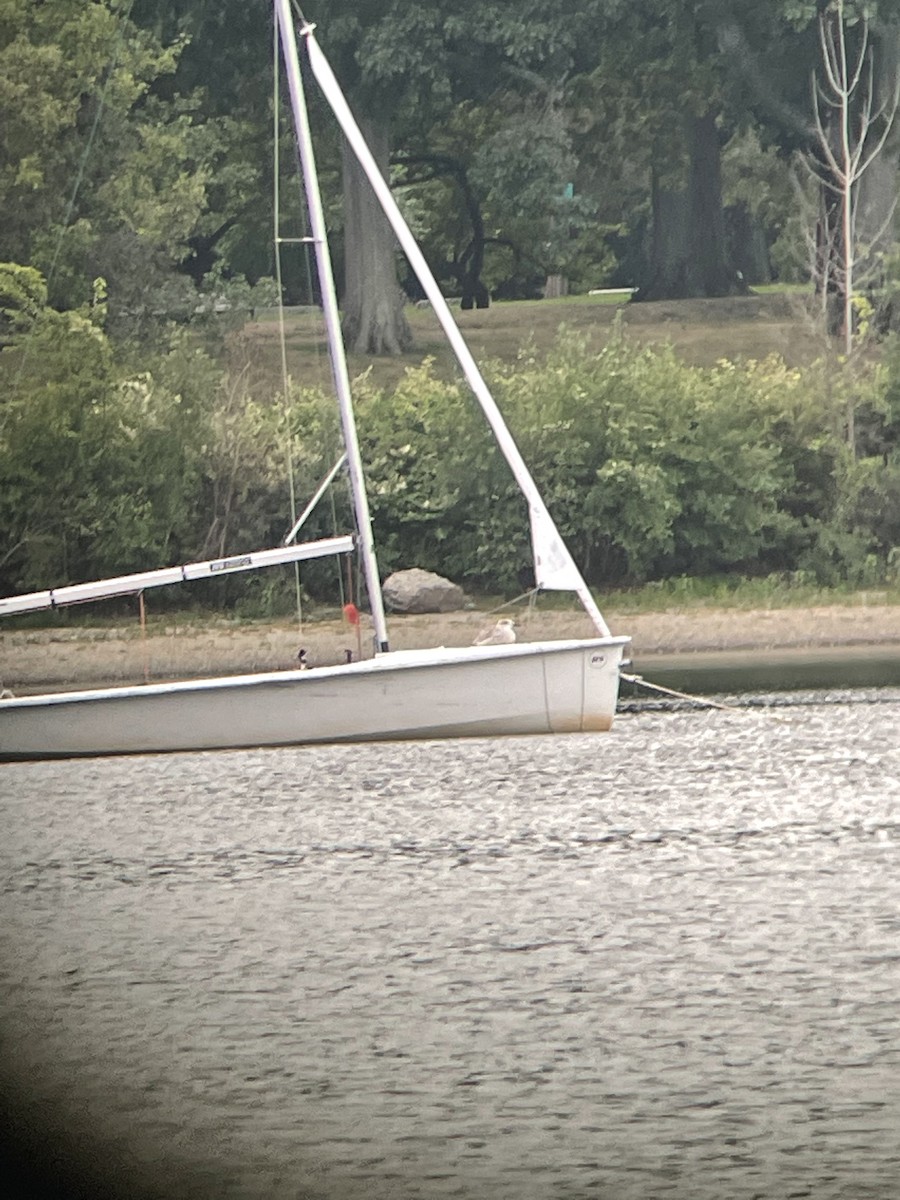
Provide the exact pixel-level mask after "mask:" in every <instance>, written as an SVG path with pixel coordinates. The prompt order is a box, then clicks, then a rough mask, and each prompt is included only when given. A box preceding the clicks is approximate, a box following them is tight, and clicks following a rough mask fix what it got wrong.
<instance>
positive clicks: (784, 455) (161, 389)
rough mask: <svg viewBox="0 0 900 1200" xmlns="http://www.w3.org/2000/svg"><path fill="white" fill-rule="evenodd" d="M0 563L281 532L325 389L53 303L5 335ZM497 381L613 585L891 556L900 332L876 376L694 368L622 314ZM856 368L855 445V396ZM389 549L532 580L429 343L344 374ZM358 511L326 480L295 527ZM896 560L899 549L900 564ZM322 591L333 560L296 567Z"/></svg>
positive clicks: (871, 570) (166, 551)
mask: <svg viewBox="0 0 900 1200" xmlns="http://www.w3.org/2000/svg"><path fill="white" fill-rule="evenodd" d="M0 375H2V377H3V382H4V392H3V394H4V397H5V398H4V402H3V405H2V407H0V526H2V528H4V530H5V531H6V536H7V541H6V544H5V545H4V546H3V548H2V550H0V584H2V587H3V589H4V591H6V592H10V591H22V590H30V589H32V588H39V587H46V586H51V585H54V584H61V583H65V582H69V581H73V580H77V579H84V578H92V577H99V576H102V575H109V574H119V573H122V572H125V571H128V570H138V569H147V568H149V567H152V566H162V565H165V564H166V563H171V562H180V561H190V560H191V559H193V558H201V557H208V556H217V555H219V554H221V553H231V552H237V551H241V550H247V549H251V548H258V547H261V546H264V545H274V544H277V542H278V541H280V540H281V538H282V537H283V536H284V534H285V532H286V531H287V528H288V527H289V525H290V519H291V501H290V489H289V486H288V460H289V459H290V463H291V468H292V471H293V477H294V493H295V495H296V497H297V500H298V505H299V504H300V503H302V502H303V500H304V499H305V498H306V497H308V496H310V495H311V494H312V493H313V492H314V491H315V488H316V486H317V484H318V481H319V480H320V479H321V478H322V477H323V476H324V474H325V473H326V471H327V470H329V469H330V467H331V466H332V465H333V463H334V462H335V461H336V460H337V458H338V457H339V454H340V447H339V438H338V430H337V420H336V414H335V412H334V405H333V402H332V401H331V399H330V398H329V397H328V396H325V395H324V394H322V393H320V392H319V391H318V390H315V389H309V388H302V387H297V386H296V385H293V384H292V385H291V387H290V390H289V392H288V394H287V395H286V396H283V397H275V398H274V399H273V398H272V397H271V395H270V394H267V393H265V392H261V391H260V387H259V384H258V383H257V382H256V380H255V377H254V373H253V371H252V369H251V364H249V363H248V364H246V365H244V366H243V367H240V368H237V367H236V368H233V369H232V370H230V371H228V372H225V371H223V370H222V369H221V368H219V367H217V366H216V364H215V363H214V362H213V361H212V360H210V359H209V358H208V357H207V356H206V355H205V354H203V353H202V352H201V351H200V350H199V349H198V348H197V346H196V344H195V343H194V342H193V341H192V340H190V339H188V338H187V337H186V336H185V335H182V336H180V337H178V338H176V339H174V340H173V341H172V342H171V343H170V344H169V345H168V347H167V348H165V349H164V350H163V351H161V352H159V353H157V354H156V355H155V356H153V357H152V358H147V357H146V356H145V357H144V359H143V361H142V362H141V363H136V362H135V361H133V360H131V359H130V358H129V357H128V355H126V354H124V353H123V352H122V351H120V350H117V349H116V348H115V346H114V345H113V344H112V343H111V342H110V340H109V338H108V336H107V335H106V334H105V333H104V331H103V330H102V329H101V328H100V327H99V326H98V325H97V324H96V323H95V322H94V321H93V320H92V319H91V314H90V312H89V311H87V310H85V311H81V312H70V313H67V314H60V313H56V312H53V311H52V310H48V309H44V310H42V311H40V312H39V313H38V314H37V316H36V317H35V318H34V320H33V322H32V324H31V326H30V328H29V330H28V331H27V332H25V333H21V334H18V335H16V336H15V337H14V338H13V343H12V345H10V346H8V347H7V348H6V349H4V350H3V352H2V353H0ZM489 375H490V377H491V383H492V385H493V388H494V391H495V394H496V395H497V398H498V403H499V404H500V406H501V408H502V409H503V411H504V412H505V414H506V416H507V419H508V421H509V423H510V426H511V428H512V430H513V432H514V435H515V437H516V439H517V441H518V443H519V445H520V446H521V449H522V452H523V455H524V457H525V459H526V461H527V462H528V463H529V465H530V467H531V468H532V470H533V473H534V475H535V477H536V479H537V482H538V485H539V487H540V488H541V491H542V493H543V494H544V496H545V498H546V500H547V504H548V507H549V508H550V511H551V513H552V514H553V516H554V519H555V520H556V521H557V523H558V525H559V527H560V530H561V532H562V534H563V536H564V537H565V538H566V540H567V542H568V543H569V545H570V547H571V549H572V552H573V555H574V557H575V559H576V561H577V562H578V563H579V564H580V565H581V566H582V567H583V569H584V571H585V574H586V576H587V578H588V579H589V581H590V582H591V583H592V584H593V585H595V586H601V587H604V588H609V587H613V586H621V585H623V584H631V585H634V584H639V583H641V582H645V581H648V580H654V579H656V580H659V579H666V578H678V577H686V576H716V575H718V576H722V575H727V574H736V573H739V574H742V575H749V576H758V577H761V578H767V577H769V576H772V575H773V574H774V575H776V576H778V577H785V578H792V579H795V580H797V581H804V582H805V583H809V584H812V583H815V582H819V583H823V584H831V585H834V584H840V583H842V582H847V581H849V582H854V583H858V584H867V585H869V584H872V583H874V582H877V581H878V580H879V579H881V578H885V577H887V576H888V575H889V574H890V572H891V571H892V570H896V563H897V560H898V558H900V553H898V546H900V516H898V514H900V419H898V412H900V406H898V402H897V398H896V397H897V395H898V394H900V383H898V379H900V352H898V351H896V350H892V352H891V353H890V354H889V355H888V358H887V361H886V364H885V367H884V369H883V370H881V371H877V372H874V373H873V374H872V375H871V376H870V377H869V378H868V381H867V383H866V385H865V387H863V386H862V384H861V383H860V381H859V380H858V379H857V380H853V379H850V377H849V375H848V376H847V377H844V376H841V375H837V376H835V375H834V372H833V366H831V365H828V364H826V363H821V364H816V365H815V366H814V367H812V368H808V369H805V370H802V371H801V370H790V369H788V368H787V367H786V366H785V365H784V363H783V362H782V361H781V360H779V359H775V358H772V359H767V360H765V361H763V362H757V363H753V362H749V363H745V364H734V363H730V362H721V363H719V364H718V365H717V366H715V367H712V368H697V367H690V366H686V365H685V364H684V363H683V362H681V361H680V360H679V359H678V358H677V357H676V356H675V354H674V352H673V351H672V350H671V349H668V348H662V349H656V350H651V349H646V348H640V347H637V346H634V345H632V344H630V343H629V342H628V341H627V340H626V339H625V338H624V337H622V336H617V337H616V338H614V339H613V340H612V341H611V342H610V343H609V344H608V345H607V347H606V348H605V349H604V350H603V351H601V352H600V353H599V354H589V353H587V352H586V351H585V349H584V347H583V346H582V344H581V343H580V341H579V339H578V338H577V337H575V336H574V335H572V334H570V333H566V332H563V334H562V335H561V337H560V339H559V342H558V344H557V345H556V346H555V348H554V349H553V350H552V352H551V353H550V354H549V356H547V357H546V358H544V357H539V356H538V355H537V354H536V353H535V352H533V351H530V350H526V351H525V352H523V354H522V355H521V356H520V358H519V360H518V361H517V362H515V363H513V364H512V365H499V364H494V365H493V366H492V367H491V368H490V371H489ZM850 387H852V388H855V389H856V390H855V392H854V398H855V399H854V402H855V404H856V405H857V413H858V423H859V428H860V431H861V432H860V447H861V453H860V454H859V455H858V457H857V458H856V459H854V458H853V457H852V455H851V454H850V453H849V450H848V448H847V446H846V442H845V439H844V435H843V425H842V421H843V414H844V412H845V409H846V405H847V402H848V401H847V394H848V393H847V389H848V388H850ZM356 390H357V407H358V418H359V423H360V433H361V441H362V448H363V455H364V459H365V462H366V470H367V475H368V480H369V485H370V497H371V505H372V511H373V517H374V520H375V524H376V530H377V543H378V548H379V557H380V564H381V568H382V571H383V573H385V574H386V573H388V572H390V571H392V570H394V569H397V568H400V567H408V566H422V567H425V568H430V569H432V570H436V571H438V572H440V573H441V574H444V575H449V576H450V577H451V578H454V579H457V580H459V581H460V582H462V583H464V584H466V585H467V586H469V587H470V588H473V589H476V590H482V591H491V592H497V591H505V592H507V593H510V592H513V593H517V592H521V591H522V590H524V588H525V587H526V586H527V585H528V573H529V566H530V545H529V537H528V530H527V513H526V507H525V504H524V502H523V500H522V498H521V496H520V494H519V492H518V489H517V488H516V486H515V484H514V482H513V480H512V477H511V474H510V472H509V469H508V467H507V466H506V464H505V462H504V461H503V460H502V458H501V457H500V455H499V453H498V451H497V449H496V447H495V444H494V441H493V438H492V437H491V436H490V434H489V432H488V430H487V428H486V426H485V422H484V420H483V417H482V415H481V413H480V411H479V410H478V408H477V405H476V403H475V401H474V399H473V398H472V397H471V396H470V394H469V392H468V389H467V388H465V387H464V386H463V385H462V384H461V383H460V382H455V381H452V380H451V381H445V380H442V379H440V378H438V377H437V376H436V375H435V373H434V371H433V368H432V365H431V364H430V363H428V362H426V363H424V364H423V365H421V366H419V367H416V368H413V369H410V370H408V371H407V372H406V374H405V375H404V377H403V378H402V379H401V381H400V382H399V384H398V385H397V386H396V387H395V388H378V387H375V386H374V385H373V384H372V382H371V381H370V380H369V379H368V377H364V378H362V379H361V380H359V381H358V385H357V389H356ZM351 528H352V517H351V513H350V508H349V505H348V502H347V497H346V489H345V487H344V486H343V485H342V484H340V483H338V484H336V485H334V487H333V500H326V501H324V502H323V503H322V504H320V505H319V507H318V508H317V509H316V511H315V512H314V513H313V515H312V517H311V518H310V521H309V523H308V525H307V528H306V530H305V531H304V536H309V537H317V536H329V535H331V534H333V533H335V532H339V531H347V530H348V529H351ZM892 564H893V566H892ZM304 586H305V587H306V590H307V592H308V593H311V594H313V595H316V596H321V597H323V598H324V597H331V598H332V599H333V598H334V596H335V588H336V581H335V568H334V566H333V564H329V565H327V566H325V565H318V564H316V565H313V566H311V567H309V568H305V569H304ZM198 595H200V596H205V597H206V599H207V600H208V601H211V600H213V599H214V600H215V602H216V603H217V604H222V603H224V604H235V603H236V604H239V605H241V606H243V608H245V609H248V611H249V609H250V608H252V607H254V606H257V607H258V606H259V605H261V604H262V605H265V606H267V607H271V606H272V605H277V604H278V603H281V602H282V587H281V585H276V584H274V583H273V584H272V585H271V586H269V585H268V584H267V585H266V586H265V587H260V585H258V584H252V583H251V584H248V583H247V582H246V581H243V580H238V579H234V580H228V581H226V582H223V583H222V584H221V585H217V586H216V587H215V588H208V589H207V590H206V591H205V592H204V591H202V589H201V590H200V591H199V592H198Z"/></svg>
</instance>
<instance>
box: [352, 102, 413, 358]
mask: <svg viewBox="0 0 900 1200" xmlns="http://www.w3.org/2000/svg"><path fill="white" fill-rule="evenodd" d="M359 125H360V128H361V129H362V132H363V135H364V137H365V139H366V141H367V142H368V144H369V149H370V150H371V151H372V154H373V155H374V156H375V161H376V162H377V163H378V165H379V167H380V168H381V172H382V174H383V175H384V176H385V178H387V175H388V150H389V136H388V125H387V122H382V121H374V120H372V119H370V118H366V117H360V118H359ZM343 168H344V172H343V174H344V274H345V293H344V317H343V330H344V338H345V340H346V342H347V346H348V347H349V348H350V349H351V350H353V351H354V352H355V353H357V354H402V353H403V351H404V350H408V349H409V348H410V346H411V345H412V333H411V332H410V328H409V324H408V323H407V320H406V317H405V316H404V313H403V294H402V292H401V290H400V285H399V283H398V282H397V263H396V256H397V246H396V242H395V239H394V235H393V232H392V231H391V227H390V225H389V224H388V222H387V218H386V217H385V215H384V213H383V212H382V211H381V206H380V205H379V203H378V201H377V200H376V198H375V193H374V192H373V191H372V189H371V187H370V186H369V181H368V180H367V179H366V177H365V175H364V174H363V170H362V168H361V167H360V165H359V163H358V162H357V161H356V157H355V155H354V154H353V152H352V151H351V150H350V148H349V146H348V145H347V143H346V142H345V143H344V152H343Z"/></svg>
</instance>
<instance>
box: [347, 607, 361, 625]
mask: <svg viewBox="0 0 900 1200" xmlns="http://www.w3.org/2000/svg"><path fill="white" fill-rule="evenodd" d="M344 616H345V617H346V618H347V620H348V621H349V622H350V624H351V625H358V624H359V609H358V608H357V607H356V605H355V604H345V605H344Z"/></svg>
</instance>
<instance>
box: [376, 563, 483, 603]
mask: <svg viewBox="0 0 900 1200" xmlns="http://www.w3.org/2000/svg"><path fill="white" fill-rule="evenodd" d="M382 594H383V595H384V602H385V604H387V605H388V607H389V608H392V609H393V610H394V612H398V613H445V612H458V611H459V610H460V609H461V608H464V607H465V604H466V595H465V592H464V591H463V590H462V588H461V587H460V586H459V584H456V583H451V582H450V580H449V579H444V578H443V576H441V575H435V573H434V572H433V571H423V570H422V569H421V567H412V568H410V570H408V571H395V572H394V574H393V575H389V576H388V578H387V579H386V580H385V581H384V586H383V587H382Z"/></svg>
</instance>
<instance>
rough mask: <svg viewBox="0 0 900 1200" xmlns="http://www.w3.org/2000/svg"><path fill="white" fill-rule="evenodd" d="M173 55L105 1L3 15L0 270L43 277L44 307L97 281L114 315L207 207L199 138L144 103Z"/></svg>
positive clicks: (12, 6) (166, 110) (15, 0)
mask: <svg viewBox="0 0 900 1200" xmlns="http://www.w3.org/2000/svg"><path fill="white" fill-rule="evenodd" d="M180 49H181V45H180V43H178V42H176V43H174V44H171V45H168V46H165V45H163V44H161V43H160V42H158V41H157V40H155V39H154V38H153V37H152V36H151V35H150V34H149V33H147V32H146V31H142V30H139V29H138V28H137V27H136V26H135V25H134V24H133V23H132V22H131V21H129V20H128V19H127V17H125V16H123V15H122V13H121V11H120V10H119V7H118V5H116V4H115V2H114V0H91V2H89V3H84V2H83V0H58V2H57V3H54V4H52V5H47V4H32V3H27V2H26V0H3V3H2V5H0V106H2V109H3V111H4V114H5V118H6V119H5V121H4V125H3V132H2V134H0V206H2V209H3V211H4V221H3V224H2V229H0V258H6V259H9V260H11V261H17V262H20V263H32V264H34V265H36V266H37V267H39V268H41V269H42V270H43V272H44V274H45V275H46V277H47V286H48V290H49V295H50V300H51V303H54V304H58V305H64V306H77V305H78V304H80V303H84V302H85V301H87V300H88V299H89V298H90V296H91V290H92V281H93V279H94V278H95V277H96V276H98V275H103V276H105V277H106V278H107V280H108V283H109V293H110V312H111V313H112V314H113V315H114V316H115V315H116V314H122V313H124V311H125V310H126V309H127V307H128V303H129V298H130V297H133V295H134V285H135V282H136V281H139V282H140V284H141V286H143V287H147V286H148V284H150V283H152V282H153V280H154V279H156V278H158V277H159V276H160V274H161V273H162V274H164V273H165V271H166V269H167V268H168V269H171V264H172V263H173V261H176V260H177V258H178V257H179V255H180V254H182V253H183V252H184V250H183V248H184V247H185V245H186V241H187V238H188V237H189V236H190V234H191V232H192V231H193V229H194V228H195V226H196V224H197V221H198V219H199V216H200V214H201V212H202V211H203V208H204V206H205V203H206V187H207V184H208V181H209V171H208V161H207V154H206V146H205V145H204V134H203V129H202V127H198V126H197V125H195V123H194V121H193V117H192V113H191V110H190V104H189V103H188V102H186V101H182V100H179V101H177V102H172V103H165V102H163V101H162V100H160V99H159V97H157V96H155V95H154V94H153V92H152V87H153V84H154V83H155V82H156V81H157V80H158V79H159V78H160V77H162V76H165V75H171V73H172V72H173V71H174V70H175V67H176V65H177V61H178V55H179V52H180Z"/></svg>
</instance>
